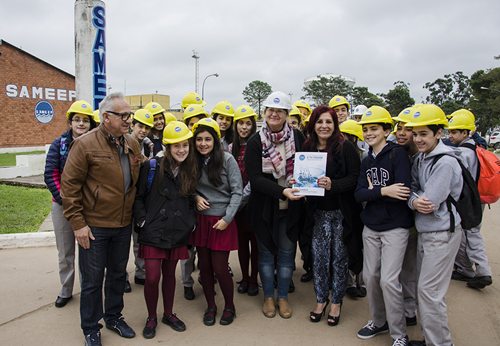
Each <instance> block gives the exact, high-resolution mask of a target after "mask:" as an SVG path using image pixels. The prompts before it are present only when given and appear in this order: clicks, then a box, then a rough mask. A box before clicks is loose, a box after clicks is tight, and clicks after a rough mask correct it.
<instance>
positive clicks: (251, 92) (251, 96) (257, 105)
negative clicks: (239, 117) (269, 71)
mask: <svg viewBox="0 0 500 346" xmlns="http://www.w3.org/2000/svg"><path fill="white" fill-rule="evenodd" d="M271 92H272V88H271V86H270V85H269V84H267V83H266V82H263V81H260V80H254V81H253V82H250V84H248V85H247V86H246V87H245V89H244V90H243V98H244V99H245V101H247V102H248V103H249V104H250V106H252V108H254V109H255V110H256V111H257V114H259V118H261V105H262V101H264V100H265V99H266V97H267V96H269V94H270V93H271Z"/></svg>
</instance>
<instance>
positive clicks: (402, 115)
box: [393, 107, 413, 123]
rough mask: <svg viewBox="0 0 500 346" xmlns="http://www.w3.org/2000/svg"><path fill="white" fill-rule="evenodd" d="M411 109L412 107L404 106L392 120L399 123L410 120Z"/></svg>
mask: <svg viewBox="0 0 500 346" xmlns="http://www.w3.org/2000/svg"><path fill="white" fill-rule="evenodd" d="M412 110H413V107H406V108H405V109H403V110H402V111H401V112H399V114H398V116H397V117H394V118H393V119H394V121H397V122H399V123H409V122H410V121H411V120H412V117H411V112H412Z"/></svg>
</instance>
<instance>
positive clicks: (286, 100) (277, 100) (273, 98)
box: [262, 91, 292, 110]
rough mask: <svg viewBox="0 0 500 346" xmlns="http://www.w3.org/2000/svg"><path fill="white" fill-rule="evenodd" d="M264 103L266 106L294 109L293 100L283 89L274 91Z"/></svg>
mask: <svg viewBox="0 0 500 346" xmlns="http://www.w3.org/2000/svg"><path fill="white" fill-rule="evenodd" d="M262 105H263V106H264V107H271V108H280V109H288V110H290V109H292V100H290V96H288V95H287V94H285V93H284V92H283V91H274V92H272V93H271V94H269V96H268V97H267V98H266V100H265V101H264V103H263V104H262Z"/></svg>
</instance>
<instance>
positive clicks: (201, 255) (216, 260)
mask: <svg viewBox="0 0 500 346" xmlns="http://www.w3.org/2000/svg"><path fill="white" fill-rule="evenodd" d="M196 249H197V251H198V263H199V266H200V276H201V283H202V286H203V293H205V299H206V300H207V305H208V307H209V308H215V307H216V305H215V297H214V296H215V289H214V285H215V283H214V274H215V275H216V276H217V280H218V281H219V285H220V289H221V291H222V295H223V296H224V301H225V306H224V308H234V302H233V295H234V292H233V291H234V286H233V278H232V277H231V274H229V271H228V269H227V261H228V259H229V251H214V250H210V249H209V248H206V247H199V246H197V247H196Z"/></svg>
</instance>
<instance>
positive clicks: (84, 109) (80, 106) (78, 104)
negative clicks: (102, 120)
mask: <svg viewBox="0 0 500 346" xmlns="http://www.w3.org/2000/svg"><path fill="white" fill-rule="evenodd" d="M74 113H79V114H85V115H88V116H89V117H91V118H92V119H94V111H92V106H90V103H88V102H87V101H85V100H78V101H75V102H73V103H72V104H71V106H70V107H69V109H68V111H67V112H66V119H69V117H70V116H71V114H74Z"/></svg>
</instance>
